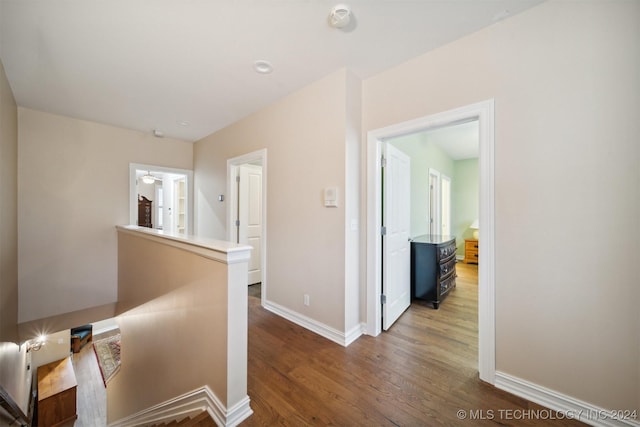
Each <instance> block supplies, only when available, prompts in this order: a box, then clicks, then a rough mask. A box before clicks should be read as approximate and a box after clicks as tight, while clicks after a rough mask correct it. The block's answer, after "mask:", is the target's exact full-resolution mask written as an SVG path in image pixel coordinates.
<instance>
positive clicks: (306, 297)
mask: <svg viewBox="0 0 640 427" xmlns="http://www.w3.org/2000/svg"><path fill="white" fill-rule="evenodd" d="M304 305H306V306H308V305H309V295H308V294H304Z"/></svg>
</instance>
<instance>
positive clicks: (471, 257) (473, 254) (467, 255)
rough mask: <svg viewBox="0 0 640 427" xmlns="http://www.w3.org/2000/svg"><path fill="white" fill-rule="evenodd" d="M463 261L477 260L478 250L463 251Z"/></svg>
mask: <svg viewBox="0 0 640 427" xmlns="http://www.w3.org/2000/svg"><path fill="white" fill-rule="evenodd" d="M464 262H476V263H477V262H478V252H477V251H475V252H474V251H466V252H465V253H464Z"/></svg>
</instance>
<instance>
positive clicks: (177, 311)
mask: <svg viewBox="0 0 640 427" xmlns="http://www.w3.org/2000/svg"><path fill="white" fill-rule="evenodd" d="M141 265H148V266H153V268H141V267H140V266H141ZM118 268H119V270H118V281H119V284H118V286H119V288H118V293H119V298H120V301H119V302H118V310H117V314H118V316H117V322H118V324H119V326H120V332H121V349H122V353H121V354H122V364H121V368H120V371H119V372H118V373H117V374H116V375H115V376H114V377H113V379H112V380H111V381H110V382H109V385H108V387H107V421H108V422H110V423H112V422H114V421H117V420H119V419H122V418H124V417H127V416H130V415H132V414H135V413H138V412H139V411H142V410H144V409H147V408H149V407H151V406H153V405H156V404H160V403H163V402H165V401H167V400H169V399H172V398H174V397H176V396H179V395H182V394H184V393H187V392H190V391H192V390H195V389H197V388H199V387H202V386H204V385H208V386H209V388H210V389H211V390H212V391H213V393H214V394H215V395H216V397H217V398H218V399H219V400H220V402H221V403H222V404H223V405H225V406H226V407H227V408H228V409H231V407H232V406H234V405H235V404H237V403H238V402H239V401H240V400H242V399H243V398H246V396H247V394H246V369H247V367H246V363H247V321H248V320H247V316H248V314H247V291H246V287H247V261H244V263H238V264H232V265H226V264H224V263H223V262H220V261H215V260H212V259H208V258H205V257H203V256H200V255H196V254H194V253H191V252H188V251H186V250H183V249H180V248H176V247H171V246H167V245H165V244H163V243H158V242H155V241H151V240H147V239H146V238H141V237H138V236H136V235H131V234H127V233H123V232H120V233H119V234H118ZM237 272H240V273H241V275H240V276H241V278H240V279H239V281H237V282H234V283H233V284H234V285H235V286H229V280H238V279H237V275H236V273H237ZM234 275H235V276H234ZM230 278H231V279H230ZM236 291H237V292H236ZM230 300H233V301H230ZM230 307H236V310H235V311H236V313H230V310H231V309H232V308H230ZM235 315H237V316H240V318H239V319H237V321H236V322H233V324H232V325H231V328H232V330H233V328H238V330H237V332H236V333H235V334H234V336H230V334H229V332H228V331H229V329H228V328H229V327H230V322H229V319H230V318H233V316H235ZM242 338H244V341H242V340H241V339H242ZM234 340H236V341H237V340H241V341H240V342H236V341H234ZM230 347H231V348H232V350H234V351H237V354H235V355H234V356H235V357H234V360H229V357H228V354H227V351H228V349H229V348H230ZM235 347H238V348H235ZM234 363H240V364H241V365H238V366H234ZM242 363H243V364H242ZM229 379H233V383H232V384H230V383H229V382H228V380H229Z"/></svg>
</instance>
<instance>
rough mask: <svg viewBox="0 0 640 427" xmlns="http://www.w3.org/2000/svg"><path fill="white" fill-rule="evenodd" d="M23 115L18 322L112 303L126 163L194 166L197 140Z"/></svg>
mask: <svg viewBox="0 0 640 427" xmlns="http://www.w3.org/2000/svg"><path fill="white" fill-rule="evenodd" d="M18 115H19V155H18V180H19V186H18V190H19V193H20V200H19V204H18V213H19V218H20V222H19V228H18V235H19V260H20V262H19V281H20V286H19V288H20V289H19V291H20V300H19V321H20V322H27V321H30V320H33V319H39V318H46V317H49V316H53V315H56V314H60V313H66V312H73V311H77V310H82V309H86V308H88V307H95V306H102V305H104V304H108V303H113V302H115V301H116V290H117V283H116V273H117V265H116V254H117V252H116V232H115V228H114V226H115V225H116V224H127V223H128V222H129V163H144V164H155V165H158V166H167V167H176V168H183V169H191V168H192V164H193V145H192V144H191V143H187V142H183V141H179V140H174V139H170V138H154V137H153V136H152V135H151V133H148V134H147V133H141V132H136V131H131V130H126V129H121V128H115V127H112V126H107V125H102V124H98V123H93V122H88V121H83V120H77V119H72V118H68V117H63V116H57V115H53V114H48V113H43V112H38V111H34V110H29V109H26V108H19V109H18ZM79 320H84V321H83V322H82V323H87V322H89V321H95V320H101V319H99V318H89V319H79ZM69 326H73V325H69ZM69 326H67V327H69Z"/></svg>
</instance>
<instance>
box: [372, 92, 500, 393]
mask: <svg viewBox="0 0 640 427" xmlns="http://www.w3.org/2000/svg"><path fill="white" fill-rule="evenodd" d="M493 111H494V104H493V100H488V101H483V102H479V103H477V104H471V105H468V106H465V107H461V108H457V109H454V110H450V111H445V112H442V113H438V114H434V115H431V116H427V117H423V118H420V119H415V120H411V121H408V122H404V123H399V124H396V125H392V126H388V127H386V128H382V129H377V130H373V131H370V132H368V134H367V188H368V194H369V195H370V196H369V198H368V201H367V334H369V335H372V336H376V335H378V334H380V332H381V330H382V322H381V319H382V311H383V304H384V301H385V298H384V293H383V292H386V289H385V286H384V285H383V274H382V270H383V267H382V266H383V256H382V254H383V249H382V241H383V235H382V233H383V232H384V228H383V225H384V224H383V218H382V212H383V203H384V202H383V196H382V194H383V193H382V188H383V180H382V170H381V167H382V160H381V159H382V154H383V151H384V149H385V146H386V141H388V140H390V139H393V138H397V137H402V136H406V135H410V134H414V133H417V132H422V131H427V130H435V129H438V128H444V127H447V126H450V125H453V124H462V123H468V122H472V121H474V120H476V121H477V122H478V129H479V131H478V135H479V160H478V172H479V186H478V187H479V203H478V204H479V211H478V220H479V228H480V229H481V230H482V239H481V240H480V241H479V249H480V250H479V252H480V253H481V254H482V255H481V257H480V258H479V265H478V291H477V294H476V295H477V301H478V303H477V307H478V311H477V319H478V337H477V343H478V359H477V361H478V363H477V366H478V370H479V373H480V378H481V379H482V380H484V381H486V382H489V383H491V384H493V382H494V378H495V282H494V274H495V273H494V271H495V265H494V249H493V248H494V208H493V206H494V184H493V183H494V170H493V143H494V139H493V135H494V130H493V124H494V121H493ZM387 173H388V172H387V171H385V174H387ZM388 197H389V194H387V193H385V195H384V198H385V199H386V198H388ZM427 197H428V195H427ZM425 205H426V206H427V207H428V204H427V203H425ZM469 225H470V224H467V225H466V227H467V228H468V227H469ZM406 268H408V267H406ZM385 275H386V273H385ZM385 285H388V283H387V284H385ZM402 286H407V287H409V286H410V285H409V284H403V285H402ZM396 294H397V292H396ZM381 296H382V297H381ZM407 306H408V304H407Z"/></svg>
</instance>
